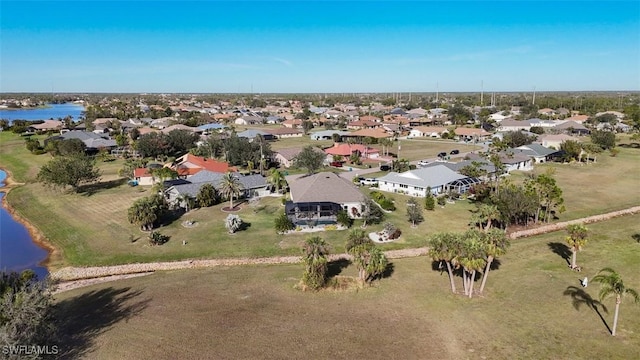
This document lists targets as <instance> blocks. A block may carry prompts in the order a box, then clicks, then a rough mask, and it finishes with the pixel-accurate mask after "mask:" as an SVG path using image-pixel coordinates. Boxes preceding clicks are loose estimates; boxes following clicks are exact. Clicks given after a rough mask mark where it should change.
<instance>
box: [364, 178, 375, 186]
mask: <svg viewBox="0 0 640 360" xmlns="http://www.w3.org/2000/svg"><path fill="white" fill-rule="evenodd" d="M377 183H378V180H376V179H373V178H367V179H363V178H360V185H375V184H377Z"/></svg>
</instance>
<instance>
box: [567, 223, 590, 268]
mask: <svg viewBox="0 0 640 360" xmlns="http://www.w3.org/2000/svg"><path fill="white" fill-rule="evenodd" d="M567 234H569V236H567V237H566V240H567V244H569V246H570V247H571V269H576V268H577V267H578V266H577V265H576V254H577V253H578V251H580V250H582V248H583V247H584V246H585V245H586V244H587V235H588V230H587V228H586V227H585V226H584V225H583V224H571V225H569V226H567Z"/></svg>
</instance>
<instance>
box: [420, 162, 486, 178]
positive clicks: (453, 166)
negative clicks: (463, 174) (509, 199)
mask: <svg viewBox="0 0 640 360" xmlns="http://www.w3.org/2000/svg"><path fill="white" fill-rule="evenodd" d="M474 163H475V164H474ZM433 166H446V167H447V168H449V170H453V171H455V172H457V173H460V171H461V170H462V169H464V168H465V167H467V166H477V167H478V168H479V169H480V170H481V171H484V172H485V173H486V174H487V175H486V176H480V178H481V179H489V178H490V177H491V176H492V175H493V174H495V172H496V167H495V166H494V165H493V164H492V163H491V162H490V161H488V160H463V161H459V162H449V161H435V162H431V163H428V164H426V165H424V166H421V167H422V168H428V167H433Z"/></svg>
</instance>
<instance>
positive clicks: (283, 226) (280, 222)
mask: <svg viewBox="0 0 640 360" xmlns="http://www.w3.org/2000/svg"><path fill="white" fill-rule="evenodd" d="M274 225H275V229H276V232H278V233H284V232H287V231H289V230H293V229H295V226H294V225H293V222H292V221H291V220H290V219H289V217H288V216H287V214H285V213H284V212H281V213H280V215H279V216H278V217H277V218H275V220H274ZM296 230H297V229H296Z"/></svg>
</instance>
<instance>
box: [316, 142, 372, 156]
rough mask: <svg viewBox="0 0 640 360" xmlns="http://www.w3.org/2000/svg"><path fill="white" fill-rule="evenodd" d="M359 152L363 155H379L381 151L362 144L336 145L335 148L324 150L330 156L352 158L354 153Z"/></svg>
mask: <svg viewBox="0 0 640 360" xmlns="http://www.w3.org/2000/svg"><path fill="white" fill-rule="evenodd" d="M356 151H359V152H360V153H361V154H377V153H379V152H380V151H379V150H378V149H374V148H370V147H368V146H364V145H360V144H339V143H336V144H335V145H334V146H333V147H330V148H328V149H324V152H326V153H327V154H330V155H342V156H351V154H352V153H354V152H356Z"/></svg>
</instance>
